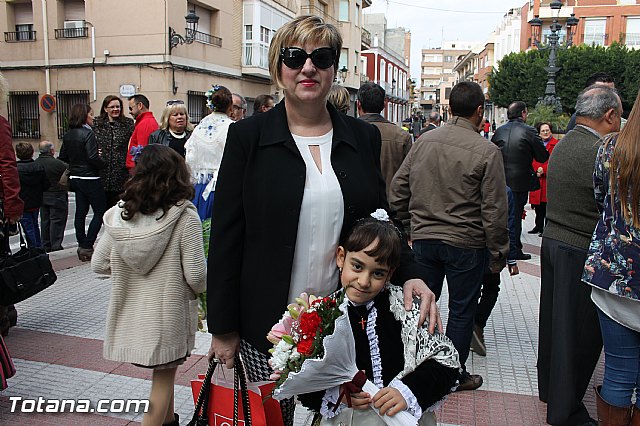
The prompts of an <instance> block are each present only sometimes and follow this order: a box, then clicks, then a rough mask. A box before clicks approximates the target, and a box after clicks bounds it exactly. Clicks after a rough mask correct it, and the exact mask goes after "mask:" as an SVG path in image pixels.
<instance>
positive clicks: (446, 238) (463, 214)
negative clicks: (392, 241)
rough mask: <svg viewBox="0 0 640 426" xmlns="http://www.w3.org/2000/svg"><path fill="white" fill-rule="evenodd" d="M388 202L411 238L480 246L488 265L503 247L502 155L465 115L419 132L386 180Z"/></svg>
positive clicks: (502, 257) (498, 263)
mask: <svg viewBox="0 0 640 426" xmlns="http://www.w3.org/2000/svg"><path fill="white" fill-rule="evenodd" d="M389 204H390V206H391V209H392V210H396V211H397V212H398V216H397V217H398V219H401V220H403V223H405V227H406V225H407V224H408V223H409V220H410V224H411V238H412V239H413V240H438V241H442V242H444V243H447V244H450V245H452V246H454V247H460V248H483V247H486V248H487V249H488V250H489V251H490V253H491V263H492V265H491V266H494V267H504V265H505V263H506V260H507V254H508V253H509V232H508V229H507V218H508V204H507V191H506V183H505V177H504V166H503V163H502V155H501V153H500V150H499V149H498V147H496V146H495V145H494V144H492V143H491V142H489V141H488V140H486V139H484V138H483V137H482V136H480V135H479V134H478V129H477V128H476V127H475V126H474V125H473V123H471V122H470V121H469V120H467V119H465V118H462V117H453V118H452V119H451V120H449V122H448V123H447V124H446V125H445V126H442V127H439V128H437V129H434V130H432V131H430V132H427V133H425V134H424V135H422V136H420V138H419V139H418V140H417V141H416V142H415V144H414V145H413V148H412V149H411V151H410V152H409V155H408V156H407V158H406V159H405V161H404V162H403V163H402V166H400V169H399V170H398V173H396V176H395V178H394V180H393V183H392V185H391V194H390V196H389Z"/></svg>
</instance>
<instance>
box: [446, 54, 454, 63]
mask: <svg viewBox="0 0 640 426" xmlns="http://www.w3.org/2000/svg"><path fill="white" fill-rule="evenodd" d="M444 62H453V56H449V55H445V56H444Z"/></svg>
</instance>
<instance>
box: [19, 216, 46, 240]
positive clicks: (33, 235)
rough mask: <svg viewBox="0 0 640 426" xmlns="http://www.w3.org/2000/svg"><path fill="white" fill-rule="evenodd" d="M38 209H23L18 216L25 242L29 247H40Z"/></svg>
mask: <svg viewBox="0 0 640 426" xmlns="http://www.w3.org/2000/svg"><path fill="white" fill-rule="evenodd" d="M39 213H40V212H39V211H38V210H32V211H26V210H25V211H24V213H22V217H21V218H20V224H22V228H24V233H25V234H26V237H27V244H28V245H29V247H42V241H40V227H39V226H38V214H39Z"/></svg>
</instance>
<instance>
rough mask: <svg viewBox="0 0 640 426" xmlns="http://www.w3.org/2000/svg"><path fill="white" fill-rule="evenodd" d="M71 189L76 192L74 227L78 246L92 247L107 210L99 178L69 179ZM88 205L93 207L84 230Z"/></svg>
mask: <svg viewBox="0 0 640 426" xmlns="http://www.w3.org/2000/svg"><path fill="white" fill-rule="evenodd" d="M71 190H72V191H74V192H75V193H76V215H75V218H74V227H75V229H76V239H77V240H78V246H79V247H81V248H85V249H92V248H93V244H94V243H95V242H96V239H97V238H98V232H100V228H101V227H102V216H103V215H104V212H105V211H107V200H106V197H105V194H104V189H103V188H102V181H101V180H100V179H71ZM89 207H91V209H93V219H91V223H89V229H88V230H87V231H85V224H86V219H87V214H89Z"/></svg>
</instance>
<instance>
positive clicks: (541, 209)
mask: <svg viewBox="0 0 640 426" xmlns="http://www.w3.org/2000/svg"><path fill="white" fill-rule="evenodd" d="M531 207H533V210H534V211H535V212H536V226H535V228H536V229H537V230H538V232H542V230H543V229H544V220H545V219H546V217H547V203H540V204H532V205H531Z"/></svg>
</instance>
